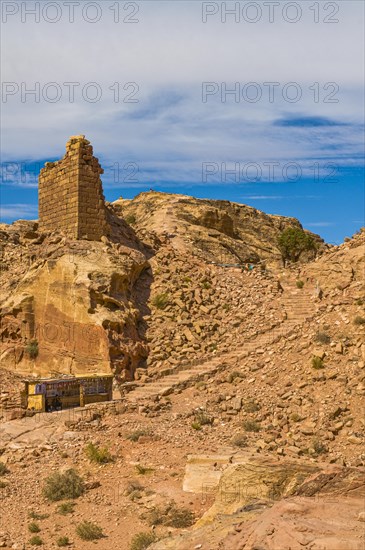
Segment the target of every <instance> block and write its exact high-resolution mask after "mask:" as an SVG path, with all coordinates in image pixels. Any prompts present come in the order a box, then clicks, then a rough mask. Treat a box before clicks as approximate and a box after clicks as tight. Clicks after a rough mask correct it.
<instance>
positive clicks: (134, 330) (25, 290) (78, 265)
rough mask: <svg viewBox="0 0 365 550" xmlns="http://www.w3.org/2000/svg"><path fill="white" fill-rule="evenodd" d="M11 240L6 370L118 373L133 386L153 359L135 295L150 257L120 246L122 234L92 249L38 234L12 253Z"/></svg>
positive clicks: (4, 351) (3, 333)
mask: <svg viewBox="0 0 365 550" xmlns="http://www.w3.org/2000/svg"><path fill="white" fill-rule="evenodd" d="M118 223H120V222H118ZM17 229H18V236H19V238H18V242H19V243H20V242H24V239H25V235H24V232H22V231H20V230H19V228H17ZM9 235H10V236H11V230H10V232H9V234H7V237H8V238H7V240H6V243H7V244H8V246H6V250H5V253H4V256H3V260H5V263H6V265H7V267H8V272H5V273H7V281H6V282H5V281H4V283H5V284H4V287H3V296H4V301H3V307H2V329H1V338H2V356H1V360H2V365H3V367H5V368H7V369H11V370H14V371H16V372H19V373H22V374H36V375H48V376H49V375H50V374H52V373H54V374H56V373H63V374H83V373H95V372H98V373H110V371H112V372H114V373H115V375H116V377H117V379H120V380H123V379H126V380H128V379H132V378H133V373H134V371H135V369H136V368H137V367H138V366H139V365H140V364H141V363H143V362H144V360H145V358H146V356H147V346H146V344H145V341H144V337H143V331H142V330H141V327H140V326H139V325H140V322H141V318H140V317H141V313H140V310H139V306H138V303H137V302H138V300H137V299H136V296H135V284H136V281H137V280H138V279H139V277H140V276H141V275H142V274H143V272H144V271H145V270H146V269H148V267H149V266H148V262H147V260H146V256H145V255H144V253H143V252H141V251H139V250H138V248H137V247H136V245H134V248H133V247H130V246H126V245H125V244H122V242H123V240H125V239H123V236H122V235H119V239H118V240H119V242H112V241H108V240H106V239H105V242H103V243H96V242H93V243H91V242H88V241H72V240H70V239H68V238H67V237H65V236H62V234H60V235H58V236H57V235H49V234H38V233H37V234H36V235H34V237H35V238H34V239H33V240H32V242H31V244H30V245H29V244H26V245H25V246H23V247H22V246H19V245H18V246H17V245H16V244H13V245H12V246H9V241H11V238H10V236H9ZM13 236H14V235H13ZM13 240H14V239H13ZM126 244H130V243H128V242H127V243H126ZM21 255H23V258H24V259H25V260H26V263H28V262H29V264H28V265H27V266H26V268H27V269H24V267H23V265H22V262H21ZM10 259H11V262H10V261H8V262H7V260H10ZM23 269H24V270H23ZM4 279H5V277H4Z"/></svg>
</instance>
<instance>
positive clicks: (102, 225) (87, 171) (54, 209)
mask: <svg viewBox="0 0 365 550" xmlns="http://www.w3.org/2000/svg"><path fill="white" fill-rule="evenodd" d="M102 173H103V169H102V168H101V166H100V164H99V161H98V159H97V158H95V157H94V156H93V148H92V146H91V145H90V142H89V141H88V140H87V139H85V136H73V137H71V138H70V140H69V141H68V142H67V144H66V155H65V156H64V158H63V159H62V160H59V161H57V162H47V163H46V166H45V168H43V170H41V172H40V175H39V227H40V230H41V231H54V230H60V231H64V232H65V233H66V234H67V235H69V236H70V237H72V238H74V239H87V240H95V241H98V240H100V238H101V237H102V235H106V234H107V233H108V224H107V222H106V209H105V203H104V195H103V189H102V184H101V180H100V174H102Z"/></svg>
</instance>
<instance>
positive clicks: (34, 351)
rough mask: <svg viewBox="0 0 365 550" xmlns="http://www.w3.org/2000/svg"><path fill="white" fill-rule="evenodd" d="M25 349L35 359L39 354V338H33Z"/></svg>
mask: <svg viewBox="0 0 365 550" xmlns="http://www.w3.org/2000/svg"><path fill="white" fill-rule="evenodd" d="M25 351H26V352H27V353H28V355H29V357H30V358H31V359H35V358H36V357H37V356H38V353H39V349H38V341H37V340H31V341H30V342H29V344H27V346H26V348H25Z"/></svg>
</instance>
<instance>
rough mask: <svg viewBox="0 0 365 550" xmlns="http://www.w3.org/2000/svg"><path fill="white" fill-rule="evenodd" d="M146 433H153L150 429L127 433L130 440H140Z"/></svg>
mask: <svg viewBox="0 0 365 550" xmlns="http://www.w3.org/2000/svg"><path fill="white" fill-rule="evenodd" d="M144 435H151V431H150V430H135V431H134V432H131V433H130V434H128V435H126V439H129V441H134V442H136V441H138V440H139V438H140V437H142V436H144Z"/></svg>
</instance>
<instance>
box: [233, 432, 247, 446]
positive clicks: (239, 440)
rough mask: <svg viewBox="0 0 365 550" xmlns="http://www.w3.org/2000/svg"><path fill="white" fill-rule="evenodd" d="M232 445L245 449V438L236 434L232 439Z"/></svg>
mask: <svg viewBox="0 0 365 550" xmlns="http://www.w3.org/2000/svg"><path fill="white" fill-rule="evenodd" d="M232 445H234V446H235V447H247V437H246V436H245V435H243V434H237V435H235V436H234V437H233V438H232Z"/></svg>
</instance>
